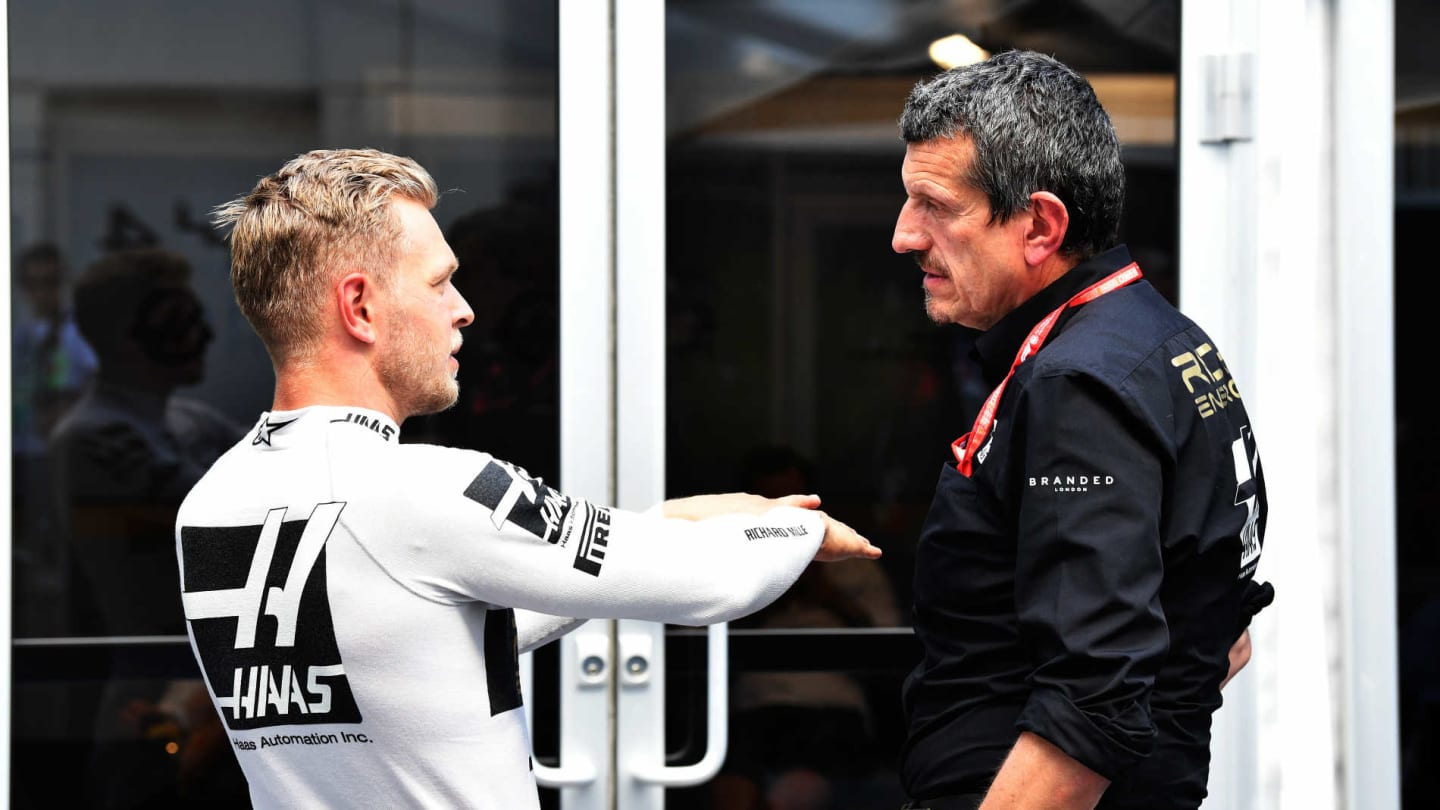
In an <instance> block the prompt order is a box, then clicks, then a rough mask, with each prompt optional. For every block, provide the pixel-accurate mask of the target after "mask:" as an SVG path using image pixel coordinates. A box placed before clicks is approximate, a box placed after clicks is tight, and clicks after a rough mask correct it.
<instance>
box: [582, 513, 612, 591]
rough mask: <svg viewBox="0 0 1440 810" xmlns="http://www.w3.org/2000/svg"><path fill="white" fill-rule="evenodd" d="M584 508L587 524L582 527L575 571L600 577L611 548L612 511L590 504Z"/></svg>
mask: <svg viewBox="0 0 1440 810" xmlns="http://www.w3.org/2000/svg"><path fill="white" fill-rule="evenodd" d="M584 507H585V523H584V525H582V526H581V527H580V543H579V545H577V546H576V547H575V570H577V571H584V572H585V573H587V574H589V575H590V576H592V577H598V576H600V566H602V565H604V564H605V552H606V551H607V550H608V549H609V547H610V510H609V509H606V508H604V507H603V506H593V505H591V504H588V503H587V504H584Z"/></svg>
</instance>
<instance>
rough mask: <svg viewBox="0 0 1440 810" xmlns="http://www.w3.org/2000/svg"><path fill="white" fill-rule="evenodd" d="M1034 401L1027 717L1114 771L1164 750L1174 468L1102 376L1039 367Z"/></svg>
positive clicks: (1024, 582)
mask: <svg viewBox="0 0 1440 810" xmlns="http://www.w3.org/2000/svg"><path fill="white" fill-rule="evenodd" d="M1022 397H1023V399H1022V401H1021V402H1020V403H1019V407H1018V411H1017V413H1018V414H1019V416H1018V418H1019V419H1020V420H1022V421H1023V424H1018V425H1017V428H1016V434H1015V435H1018V436H1023V437H1024V447H1023V451H1022V457H1021V466H1022V469H1021V470H1020V471H1019V476H1020V480H1019V482H1018V483H1019V487H1020V492H1021V498H1020V507H1019V514H1018V527H1017V528H1018V548H1017V555H1016V572H1015V573H1016V576H1015V600H1016V612H1017V615H1018V618H1019V625H1020V633H1021V639H1022V643H1023V644H1024V646H1025V649H1026V651H1027V653H1028V654H1029V656H1030V660H1031V661H1032V663H1033V666H1034V669H1033V670H1032V672H1031V674H1030V683H1031V687H1032V688H1031V693H1030V697H1029V701H1028V703H1027V705H1026V706H1025V707H1024V710H1023V711H1022V713H1021V715H1020V718H1019V720H1018V725H1019V727H1020V729H1021V730H1026V731H1031V732H1033V733H1035V734H1038V735H1040V736H1041V737H1044V738H1045V739H1047V740H1049V741H1050V742H1051V743H1054V744H1055V745H1056V746H1057V747H1059V748H1060V749H1061V750H1062V751H1064V752H1065V753H1066V754H1068V755H1069V756H1071V757H1072V758H1074V759H1076V760H1078V761H1079V762H1080V763H1082V764H1084V765H1085V766H1086V767H1088V768H1090V769H1091V770H1093V771H1095V772H1096V773H1099V774H1100V775H1102V776H1105V777H1107V778H1110V779H1114V778H1115V777H1116V776H1118V775H1119V774H1121V773H1123V772H1124V771H1125V770H1126V769H1127V768H1129V767H1130V766H1132V765H1134V764H1135V763H1136V762H1138V761H1139V760H1140V759H1142V758H1144V757H1145V756H1148V755H1149V753H1150V752H1151V750H1152V748H1153V744H1154V737H1155V726H1154V723H1153V721H1152V719H1151V715H1150V693H1151V690H1152V689H1153V687H1154V682H1155V677H1156V673H1157V672H1158V670H1159V668H1160V664H1161V662H1162V660H1163V659H1164V657H1165V654H1166V652H1167V650H1168V648H1169V632H1168V628H1167V626H1166V623H1165V615H1164V612H1163V610H1162V609H1161V604H1160V587H1161V583H1162V581H1163V579H1164V562H1163V558H1162V553H1161V542H1160V507H1161V500H1162V496H1163V482H1162V471H1163V470H1162V464H1161V461H1160V458H1159V456H1158V455H1157V452H1156V449H1155V448H1154V447H1153V446H1150V445H1147V444H1146V442H1145V441H1144V436H1145V433H1144V431H1143V430H1142V429H1141V428H1140V427H1139V422H1138V420H1135V419H1133V418H1132V417H1131V416H1130V415H1129V413H1130V412H1129V410H1128V409H1127V408H1126V407H1125V404H1124V402H1123V400H1122V397H1121V395H1120V394H1119V393H1117V392H1115V391H1114V390H1113V389H1110V388H1107V387H1105V386H1104V385H1102V384H1101V383H1099V382H1098V381H1096V380H1094V379H1091V378H1088V377H1084V376H1080V375H1069V374H1063V375H1050V376H1045V377H1040V376H1038V375H1037V377H1036V378H1034V379H1033V380H1032V381H1031V383H1030V384H1029V385H1028V386H1027V387H1026V389H1025V391H1024V393H1023V395H1022Z"/></svg>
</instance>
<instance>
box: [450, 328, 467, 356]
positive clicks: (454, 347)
mask: <svg viewBox="0 0 1440 810" xmlns="http://www.w3.org/2000/svg"><path fill="white" fill-rule="evenodd" d="M463 345H465V338H464V336H462V335H460V334H458V333H457V334H456V335H455V340H454V341H453V342H451V344H450V353H451V354H459V353H460V347H461V346H463Z"/></svg>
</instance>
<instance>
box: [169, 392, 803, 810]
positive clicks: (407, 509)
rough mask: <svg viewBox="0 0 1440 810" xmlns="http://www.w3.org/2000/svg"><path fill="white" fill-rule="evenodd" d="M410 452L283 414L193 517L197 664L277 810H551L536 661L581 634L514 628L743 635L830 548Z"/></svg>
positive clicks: (265, 800)
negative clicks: (533, 706)
mask: <svg viewBox="0 0 1440 810" xmlns="http://www.w3.org/2000/svg"><path fill="white" fill-rule="evenodd" d="M397 439H398V429H397V428H396V426H395V425H394V423H393V422H392V421H390V420H389V419H387V418H386V417H384V416H383V415H380V414H378V413H375V412H371V411H364V410H360V409H348V408H330V407H312V408H306V409H303V410H299V411H292V412H284V413H281V412H274V413H270V414H267V415H266V416H265V417H264V418H263V419H262V420H261V422H260V423H259V424H258V425H257V426H256V428H255V430H254V431H253V432H252V433H251V434H250V435H249V436H248V437H247V438H246V439H244V440H242V441H241V442H240V443H239V444H238V445H236V447H235V448H233V449H232V450H231V451H230V452H229V453H227V454H226V455H225V456H224V457H222V458H221V459H220V461H218V462H217V463H216V465H215V467H214V468H212V470H211V471H210V473H209V474H207V475H206V477H205V478H204V479H203V480H202V481H201V482H200V484H198V485H197V486H196V487H195V489H194V490H193V491H192V492H191V494H190V496H189V497H188V498H187V499H186V501H185V504H184V505H183V506H182V507H181V510H180V515H179V520H178V524H177V542H178V552H179V555H180V561H181V571H182V574H181V578H182V588H183V592H184V601H185V613H186V618H187V619H188V620H189V626H190V632H191V639H192V645H193V647H194V649H195V652H196V655H197V657H198V658H199V660H200V661H201V663H202V666H203V669H204V671H205V676H206V679H207V683H208V685H209V687H210V690H211V694H212V697H213V698H214V699H215V703H216V705H217V707H218V708H219V709H220V712H221V715H222V717H223V718H224V720H225V722H226V725H227V726H228V728H229V729H230V732H231V739H232V743H233V744H234V746H235V749H236V755H237V757H238V758H239V760H240V763H241V765H242V767H243V768H244V769H245V773H246V777H247V779H248V780H249V782H250V786H251V795H252V799H253V800H254V801H255V804H256V805H257V806H262V807H268V806H337V807H338V806H362V805H363V806H449V807H457V806H465V807H476V808H496V809H497V810H513V809H514V808H525V807H534V806H535V805H536V801H537V799H536V791H535V783H534V780H533V777H532V776H531V773H530V766H529V761H528V755H529V744H528V739H527V734H526V730H525V727H524V719H523V713H522V712H521V711H519V708H520V706H521V696H520V690H519V684H518V669H517V654H518V652H519V651H520V650H521V649H525V648H528V647H531V646H534V645H535V644H536V643H537V642H540V641H543V639H544V637H545V636H546V635H548V634H551V633H553V632H554V631H556V630H560V629H563V628H564V622H563V620H559V619H556V618H554V616H552V615H544V614H538V613H531V612H528V611H523V610H522V611H516V610H513V609H511V607H510V606H515V607H522V608H530V609H532V610H540V611H545V612H546V613H556V614H561V615H565V616H582V617H583V616H597V615H620V616H626V617H632V618H667V619H669V620H673V621H688V622H692V623H703V622H707V621H715V620H724V619H726V618H730V617H731V616H732V615H733V614H735V613H736V612H737V611H741V612H748V611H749V610H753V609H755V608H756V607H758V604H755V602H756V601H757V600H764V601H768V600H769V599H771V598H773V597H774V596H775V595H777V594H778V593H779V592H780V591H781V590H783V589H784V587H785V585H786V584H788V581H789V580H790V579H793V578H794V576H795V575H797V574H798V572H799V570H800V569H802V568H803V567H804V565H805V564H806V563H807V562H808V561H809V560H810V558H811V557H812V556H813V555H814V553H815V547H816V546H817V545H818V542H819V537H820V535H821V534H822V533H823V528H822V527H821V525H820V519H819V518H818V517H815V516H813V513H808V512H805V511H802V510H793V509H781V510H776V511H774V512H771V513H770V515H769V516H767V517H768V518H770V519H772V520H773V519H780V520H781V522H782V523H783V524H784V527H785V528H786V529H787V530H788V529H789V528H790V527H792V526H793V527H794V528H795V530H796V533H795V534H793V535H789V536H785V537H780V536H773V535H772V534H771V533H770V532H769V531H766V532H765V534H766V537H765V539H764V540H763V541H757V542H753V543H752V542H749V540H747V539H746V538H745V536H744V532H745V527H747V526H749V527H753V526H755V525H762V526H770V525H771V524H767V523H764V522H763V521H764V520H765V519H766V518H760V517H756V518H749V517H748V516H747V517H742V516H736V517H735V518H734V519H728V518H727V519H716V520H711V521H703V522H700V523H689V522H686V521H666V520H663V519H661V518H659V517H654V516H642V515H635V514H630V513H624V512H620V511H618V510H610V509H606V508H603V507H597V506H594V505H591V504H589V503H587V502H584V501H581V500H577V499H570V498H568V497H566V496H564V495H562V494H560V493H558V492H556V491H555V490H553V489H550V488H548V487H546V486H545V485H544V484H543V483H541V482H540V481H539V480H538V479H531V478H529V477H528V476H527V475H525V473H524V472H523V471H521V470H518V469H516V468H514V467H511V466H510V465H507V464H505V463H503V462H500V461H498V460H496V459H493V458H491V457H490V456H487V455H485V454H482V453H475V452H470V451H462V450H454V449H449V448H442V447H434V446H429V445H408V444H407V445H402V444H399V443H398V441H397ZM687 527H690V528H688V529H687ZM692 529H693V532H694V534H693V535H691V536H687V531H690V530H692ZM661 530H663V531H661ZM752 531H753V529H752ZM777 531H778V529H777ZM662 535H663V536H662ZM702 536H703V539H704V540H706V541H711V542H707V544H706V546H705V550H706V551H708V552H712V553H714V554H716V555H717V557H718V559H713V558H712V559H709V560H705V559H704V558H703V557H699V555H697V554H696V552H697V550H698V547H697V545H696V543H695V542H693V541H699V540H701V539H702ZM686 555H690V562H689V563H687V562H686ZM697 557H698V558H697ZM747 558H748V562H746V561H745V560H746V559H747ZM702 562H703V563H704V564H703V565H702V564H700V563H702ZM659 571H667V572H668V573H667V574H666V576H664V577H661V576H657V572H659ZM661 580H663V581H661ZM737 595H738V596H737ZM762 603H763V602H762ZM517 613H519V614H520V627H519V630H518V633H517V623H516V615H517Z"/></svg>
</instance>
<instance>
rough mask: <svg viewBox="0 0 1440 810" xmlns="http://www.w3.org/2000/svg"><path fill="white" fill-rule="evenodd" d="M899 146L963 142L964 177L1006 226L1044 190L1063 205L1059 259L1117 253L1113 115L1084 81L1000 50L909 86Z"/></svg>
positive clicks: (1118, 186) (1118, 197) (1119, 200)
mask: <svg viewBox="0 0 1440 810" xmlns="http://www.w3.org/2000/svg"><path fill="white" fill-rule="evenodd" d="M900 134H901V137H903V138H904V139H905V142H906V143H924V142H926V141H933V140H935V139H937V138H954V137H956V136H964V137H967V138H969V139H970V141H971V142H972V143H973V144H974V146H975V159H974V161H973V163H972V164H971V166H970V169H969V176H968V177H966V178H963V179H964V180H966V181H967V182H969V183H970V184H971V185H973V186H974V187H975V188H977V189H979V190H980V191H982V192H984V193H985V195H986V196H987V197H988V198H989V200H990V215H991V221H992V222H995V221H999V222H1005V221H1006V220H1008V219H1009V218H1010V217H1011V216H1013V215H1014V214H1016V213H1018V212H1020V211H1023V210H1025V209H1027V208H1029V207H1030V195H1031V194H1032V193H1034V192H1036V191H1048V192H1050V193H1052V194H1054V195H1055V196H1057V197H1059V198H1060V201H1061V202H1063V203H1065V208H1066V210H1067V211H1068V212H1069V214H1070V227H1069V229H1068V230H1067V231H1066V233H1065V240H1064V243H1063V244H1062V245H1061V250H1062V251H1063V252H1064V253H1066V254H1069V255H1075V256H1078V257H1080V258H1081V259H1085V258H1089V257H1090V256H1093V255H1095V254H1097V253H1100V252H1101V251H1104V250H1107V249H1108V248H1110V247H1112V246H1114V244H1115V242H1116V240H1117V238H1118V234H1119V228H1120V209H1121V208H1122V206H1123V205H1124V202H1125V168H1124V166H1123V164H1121V162H1120V141H1119V139H1117V138H1116V137H1115V128H1114V127H1113V126H1112V125H1111V124H1110V116H1108V115H1106V113H1105V108H1104V107H1101V106H1100V101H1099V100H1098V99H1096V98H1095V91H1094V90H1093V89H1092V88H1091V87H1090V83H1089V82H1087V81H1085V78H1084V77H1083V76H1081V75H1080V74H1078V73H1076V72H1075V71H1073V70H1071V69H1070V68H1068V67H1066V66H1065V65H1063V64H1061V63H1060V62H1058V61H1056V60H1055V59H1053V58H1051V57H1049V56H1045V55H1043V54H1039V53H1035V52H1033V51H1006V52H1004V53H1000V54H996V55H995V56H992V57H991V58H989V59H987V60H986V61H984V62H980V63H977V64H973V65H965V66H963V67H957V68H954V69H952V70H948V71H946V72H944V73H941V74H940V75H938V76H936V77H934V78H933V79H932V80H930V81H922V82H920V83H919V84H916V85H915V89H914V90H912V91H911V92H910V97H909V98H908V99H906V100H905V111H904V112H903V113H901V115H900Z"/></svg>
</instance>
